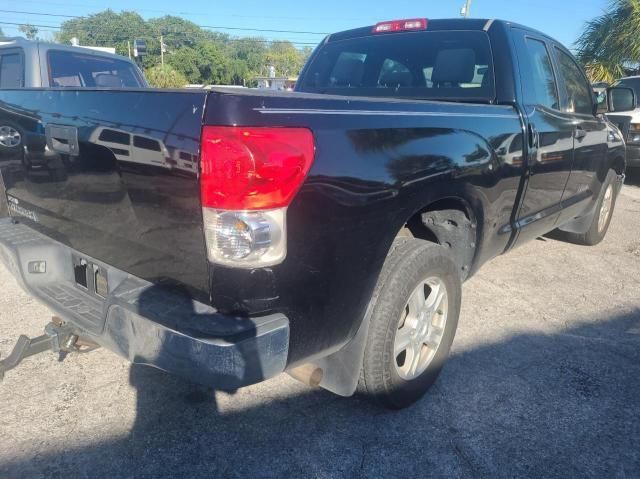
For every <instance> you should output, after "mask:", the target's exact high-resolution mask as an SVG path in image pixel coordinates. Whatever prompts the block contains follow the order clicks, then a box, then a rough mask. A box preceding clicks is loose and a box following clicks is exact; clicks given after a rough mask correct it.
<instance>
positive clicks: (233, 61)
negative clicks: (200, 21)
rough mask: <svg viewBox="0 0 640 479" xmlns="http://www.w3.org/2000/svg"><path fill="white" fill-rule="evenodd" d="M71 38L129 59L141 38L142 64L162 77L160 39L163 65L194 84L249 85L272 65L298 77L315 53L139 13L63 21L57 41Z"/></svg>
mask: <svg viewBox="0 0 640 479" xmlns="http://www.w3.org/2000/svg"><path fill="white" fill-rule="evenodd" d="M73 37H76V38H78V40H79V41H80V44H81V45H94V46H101V47H115V48H116V52H117V53H119V54H120V55H127V54H128V45H127V43H128V42H132V41H133V40H134V39H142V40H144V41H145V43H146V45H147V55H146V56H144V57H143V58H142V60H141V64H142V67H143V68H144V69H145V70H147V71H149V72H151V71H153V73H152V74H157V73H158V71H156V70H153V68H154V67H156V66H158V65H159V64H160V37H162V38H163V41H164V44H165V45H166V52H165V55H164V62H165V65H169V66H171V67H172V69H173V71H175V72H177V73H179V74H181V75H182V76H184V77H185V79H186V82H187V83H194V84H233V85H247V84H251V83H252V82H253V80H254V79H255V77H256V76H258V75H260V74H262V75H264V74H266V67H267V66H269V65H273V66H274V67H275V68H276V71H277V72H278V74H279V75H287V76H294V75H297V74H298V72H299V71H300V69H301V68H302V65H303V64H304V61H305V59H306V58H307V57H308V56H309V54H310V53H311V50H310V49H306V50H298V49H297V48H296V47H295V46H294V45H293V44H292V43H290V42H282V41H278V42H271V43H269V42H268V41H266V40H265V39H264V38H247V37H245V38H231V37H230V36H229V35H228V34H226V33H219V32H215V31H211V30H208V29H205V28H202V27H200V26H198V25H196V24H195V23H193V22H191V21H189V20H185V19H183V18H180V17H176V16H172V15H166V16H163V17H160V18H152V19H149V20H145V19H143V18H142V17H141V16H140V15H139V14H138V13H136V12H127V11H124V12H120V13H116V12H114V11H112V10H105V11H103V12H100V13H96V14H94V15H88V16H86V17H81V18H74V19H70V20H67V21H65V22H63V23H62V25H61V29H60V32H59V33H58V34H57V36H56V40H57V41H59V42H61V43H68V42H69V41H70V40H71V38H73ZM163 74H164V73H163Z"/></svg>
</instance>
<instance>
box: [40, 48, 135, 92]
mask: <svg viewBox="0 0 640 479" xmlns="http://www.w3.org/2000/svg"><path fill="white" fill-rule="evenodd" d="M47 59H48V62H49V82H50V84H51V86H52V87H70V88H140V87H142V86H143V85H142V82H141V80H140V77H139V75H138V72H137V71H136V69H135V67H134V66H133V65H132V64H131V63H129V62H128V61H125V60H119V59H118V58H115V57H114V58H109V57H103V56H98V55H88V54H84V53H76V52H69V51H62V50H50V51H49V52H48V53H47Z"/></svg>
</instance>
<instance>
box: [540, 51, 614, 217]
mask: <svg viewBox="0 0 640 479" xmlns="http://www.w3.org/2000/svg"><path fill="white" fill-rule="evenodd" d="M553 53H554V57H555V62H556V65H557V70H558V73H559V79H560V87H561V88H560V103H561V109H562V112H563V114H564V115H567V116H569V117H570V118H571V119H572V123H573V138H574V156H573V163H572V168H571V175H570V176H569V180H568V181H567V186H566V188H565V191H564V194H563V197H562V204H563V211H562V213H561V217H560V221H563V220H565V219H570V218H573V217H574V216H576V215H578V214H580V213H582V212H583V210H584V209H585V207H586V206H587V205H588V202H589V200H590V199H592V198H593V196H594V195H597V194H598V192H599V191H600V188H601V185H602V181H603V180H604V178H605V177H606V173H607V172H606V168H607V162H606V159H607V125H606V123H605V121H604V120H603V119H602V118H597V117H596V116H595V115H594V114H593V93H592V89H591V86H590V84H589V82H588V80H587V77H586V76H585V74H584V73H583V72H582V69H581V68H580V67H579V66H578V64H577V63H576V61H575V60H574V59H573V57H572V56H571V55H570V54H569V53H568V52H567V51H566V50H565V49H564V48H562V47H561V46H559V45H554V47H553Z"/></svg>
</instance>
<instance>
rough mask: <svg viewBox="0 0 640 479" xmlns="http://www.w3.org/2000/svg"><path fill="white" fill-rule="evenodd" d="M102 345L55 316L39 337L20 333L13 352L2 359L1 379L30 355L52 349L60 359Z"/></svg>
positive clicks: (0, 361) (0, 366) (0, 362)
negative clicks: (82, 336)
mask: <svg viewBox="0 0 640 479" xmlns="http://www.w3.org/2000/svg"><path fill="white" fill-rule="evenodd" d="M99 347H100V346H99V345H98V344H96V343H94V342H93V341H90V340H87V339H85V338H81V337H80V336H79V335H78V333H77V330H76V329H75V328H73V327H72V326H71V325H69V324H68V323H65V322H64V321H62V320H61V319H60V318H57V317H54V318H53V319H52V320H51V322H50V323H49V324H47V325H46V326H45V328H44V334H43V335H42V336H38V337H37V338H30V337H28V336H25V335H24V334H23V335H20V337H19V338H18V341H17V342H16V345H15V346H14V347H13V350H12V351H11V354H9V356H7V357H6V358H5V359H2V360H0V381H2V380H3V379H4V375H5V373H6V372H7V371H9V370H10V369H13V368H15V367H16V366H17V365H18V364H20V363H21V362H22V361H23V360H24V359H26V358H28V357H29V356H35V355H36V354H40V353H44V352H46V351H52V352H54V353H59V354H60V360H63V359H64V357H65V356H66V355H67V354H69V353H88V352H89V351H93V350H94V349H97V348H99Z"/></svg>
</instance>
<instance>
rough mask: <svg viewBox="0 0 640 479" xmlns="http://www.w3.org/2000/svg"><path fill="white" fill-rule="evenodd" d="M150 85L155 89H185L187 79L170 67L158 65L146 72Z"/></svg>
mask: <svg viewBox="0 0 640 479" xmlns="http://www.w3.org/2000/svg"><path fill="white" fill-rule="evenodd" d="M145 76H146V77H147V81H148V82H149V85H151V86H152V87H154V88H184V86H185V85H186V84H187V79H186V78H185V76H184V75H183V74H182V73H180V72H179V71H177V70H175V69H174V68H173V67H171V66H169V65H164V66H163V65H157V66H155V67H151V68H148V69H147V71H146V72H145Z"/></svg>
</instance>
